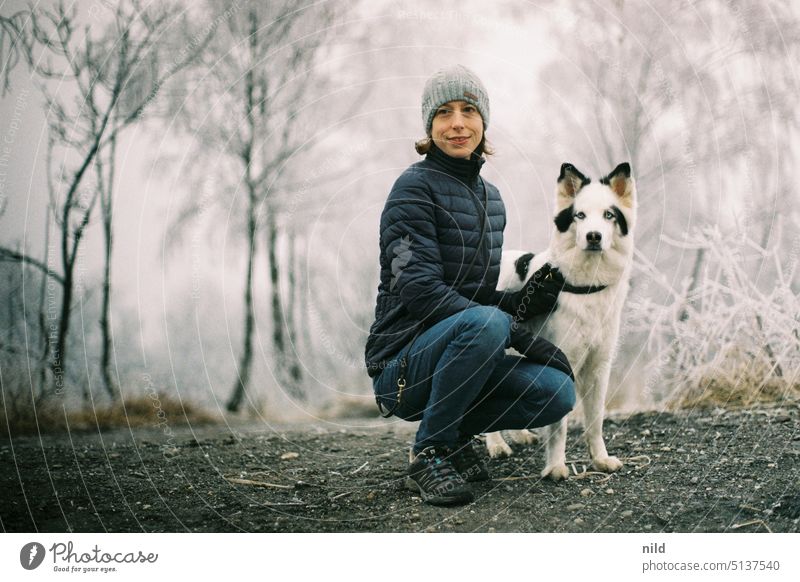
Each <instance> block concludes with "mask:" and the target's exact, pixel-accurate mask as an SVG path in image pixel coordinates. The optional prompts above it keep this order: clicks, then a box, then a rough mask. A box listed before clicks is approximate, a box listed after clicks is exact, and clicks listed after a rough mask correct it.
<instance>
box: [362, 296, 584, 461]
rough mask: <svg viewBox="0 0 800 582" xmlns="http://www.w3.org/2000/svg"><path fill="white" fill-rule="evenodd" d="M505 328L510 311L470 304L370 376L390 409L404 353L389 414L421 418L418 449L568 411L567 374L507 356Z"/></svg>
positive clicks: (571, 390)
mask: <svg viewBox="0 0 800 582" xmlns="http://www.w3.org/2000/svg"><path fill="white" fill-rule="evenodd" d="M510 333H511V316H510V315H508V314H507V313H505V312H504V311H501V310H500V309H498V308H497V307H488V306H480V307H471V308H469V309H466V310H464V311H462V312H460V313H457V314H456V315H452V316H450V317H448V318H447V319H444V320H442V321H440V322H439V323H437V324H435V325H433V326H432V327H430V328H429V329H427V330H425V331H424V332H423V333H422V334H420V335H419V337H417V339H416V340H415V341H413V342H411V344H410V345H407V346H405V347H404V348H403V349H402V350H400V353H398V354H397V355H396V356H395V357H394V358H393V359H391V360H390V361H389V362H387V365H386V367H385V368H384V370H383V371H382V372H381V373H380V375H378V376H376V377H375V378H374V379H373V383H372V384H373V389H374V390H375V394H376V396H377V397H378V399H379V400H380V402H381V404H382V405H383V406H384V407H385V408H386V409H391V408H392V407H393V406H395V404H396V403H397V394H398V388H397V378H398V375H399V373H400V365H399V361H400V358H401V357H402V356H406V360H407V362H408V366H407V368H406V372H405V377H406V386H405V388H404V389H403V391H402V396H401V399H400V404H399V405H398V406H397V407H396V408H395V410H394V414H395V415H396V416H398V417H400V418H402V419H405V420H421V421H422V422H420V425H419V430H418V431H417V436H416V442H415V444H414V452H415V453H418V452H419V451H421V450H422V449H423V448H425V447H428V446H439V445H445V446H453V445H454V444H456V443H457V442H458V441H459V440H462V439H464V438H466V437H468V436H471V435H475V434H479V433H483V432H493V431H496V430H504V429H521V428H534V427H538V426H546V425H548V424H552V423H554V422H556V421H558V420H560V419H561V418H563V417H564V416H565V415H566V414H567V413H569V411H570V410H572V408H573V407H574V406H575V385H574V383H573V382H572V379H570V377H569V376H567V375H566V374H564V373H562V372H560V371H558V370H556V369H555V368H550V367H548V366H540V365H539V364H534V363H533V362H530V361H528V360H526V359H525V358H522V357H519V356H511V355H506V353H505V349H506V348H507V347H508V346H509V342H510Z"/></svg>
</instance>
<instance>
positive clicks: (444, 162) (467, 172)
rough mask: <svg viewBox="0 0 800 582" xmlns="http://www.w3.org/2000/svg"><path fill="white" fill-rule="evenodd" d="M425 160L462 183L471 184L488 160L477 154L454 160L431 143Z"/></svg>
mask: <svg viewBox="0 0 800 582" xmlns="http://www.w3.org/2000/svg"><path fill="white" fill-rule="evenodd" d="M425 159H426V160H427V161H429V162H430V163H431V164H433V165H434V166H436V167H437V168H439V169H441V170H442V171H444V172H445V173H447V174H450V175H451V176H454V177H455V178H458V179H459V180H461V181H462V182H466V183H470V182H472V181H473V180H474V179H475V178H477V176H478V174H479V173H480V171H481V166H483V164H484V162H486V160H485V159H484V158H483V157H481V156H479V155H478V154H476V153H475V152H473V153H472V155H471V156H470V157H469V158H453V157H450V156H448V155H447V154H446V153H444V152H443V151H442V150H440V149H439V148H438V147H436V144H434V143H431V149H430V150H428V154H427V156H425Z"/></svg>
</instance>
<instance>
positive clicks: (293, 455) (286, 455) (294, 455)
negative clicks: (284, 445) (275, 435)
mask: <svg viewBox="0 0 800 582" xmlns="http://www.w3.org/2000/svg"><path fill="white" fill-rule="evenodd" d="M299 456H300V453H295V452H291V453H283V454H282V455H281V461H288V460H289V459H296V458H297V457H299Z"/></svg>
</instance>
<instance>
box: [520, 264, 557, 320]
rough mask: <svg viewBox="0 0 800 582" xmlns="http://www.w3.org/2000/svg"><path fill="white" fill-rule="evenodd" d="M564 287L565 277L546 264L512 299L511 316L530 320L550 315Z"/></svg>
mask: <svg viewBox="0 0 800 582" xmlns="http://www.w3.org/2000/svg"><path fill="white" fill-rule="evenodd" d="M563 286H564V277H563V276H562V275H561V273H560V272H559V270H558V269H555V268H553V267H551V266H550V263H545V264H544V265H542V267H541V268H540V269H539V270H537V271H535V272H534V273H533V275H531V277H530V279H528V281H527V283H525V286H524V287H523V288H522V289H520V290H519V291H517V292H516V293H515V294H514V295H513V297H512V299H511V309H512V312H511V315H513V316H514V317H515V318H516V319H521V320H525V319H530V318H531V317H534V316H536V315H541V314H544V313H550V312H551V311H554V310H555V308H556V305H558V294H559V293H560V292H561V289H562V287H563Z"/></svg>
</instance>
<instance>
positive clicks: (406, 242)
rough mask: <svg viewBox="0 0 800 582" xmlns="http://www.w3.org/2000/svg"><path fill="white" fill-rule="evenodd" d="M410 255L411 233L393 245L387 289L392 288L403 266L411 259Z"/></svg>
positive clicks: (391, 289) (390, 289)
mask: <svg viewBox="0 0 800 582" xmlns="http://www.w3.org/2000/svg"><path fill="white" fill-rule="evenodd" d="M411 256H412V252H411V235H410V234H407V235H406V236H404V237H403V238H401V239H400V242H399V243H398V244H397V245H395V247H394V258H393V259H392V279H391V281H390V282H389V291H393V290H394V286H395V285H396V284H397V279H398V277H400V273H402V272H403V267H405V266H406V265H407V264H408V262H409V261H410V260H411Z"/></svg>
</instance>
